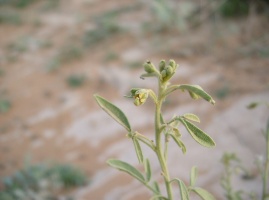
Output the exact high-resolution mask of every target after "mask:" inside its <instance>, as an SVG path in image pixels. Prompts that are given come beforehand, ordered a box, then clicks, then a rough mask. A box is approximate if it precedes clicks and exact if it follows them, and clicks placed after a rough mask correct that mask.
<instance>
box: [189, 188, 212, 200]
mask: <svg viewBox="0 0 269 200" xmlns="http://www.w3.org/2000/svg"><path fill="white" fill-rule="evenodd" d="M191 191H193V192H195V193H196V194H198V195H199V196H200V197H201V198H202V199H203V200H216V199H215V197H214V196H213V195H212V194H211V193H209V192H208V191H206V190H204V189H202V188H199V187H195V188H192V189H191Z"/></svg>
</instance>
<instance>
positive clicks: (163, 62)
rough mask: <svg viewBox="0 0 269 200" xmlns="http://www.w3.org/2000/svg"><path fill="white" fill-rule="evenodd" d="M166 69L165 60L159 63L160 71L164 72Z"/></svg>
mask: <svg viewBox="0 0 269 200" xmlns="http://www.w3.org/2000/svg"><path fill="white" fill-rule="evenodd" d="M164 68H165V60H161V61H160V63H159V70H160V72H162V71H163V70H164Z"/></svg>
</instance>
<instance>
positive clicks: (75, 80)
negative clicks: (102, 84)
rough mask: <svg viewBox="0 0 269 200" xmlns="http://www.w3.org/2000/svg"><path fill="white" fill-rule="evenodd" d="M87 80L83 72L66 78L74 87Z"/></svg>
mask: <svg viewBox="0 0 269 200" xmlns="http://www.w3.org/2000/svg"><path fill="white" fill-rule="evenodd" d="M85 80H86V77H85V76H84V75H82V74H73V75H70V76H69V77H68V78H67V79H66V81H67V84H68V85H69V86H70V87H73V88H75V87H80V86H82V85H83V84H84V83H85Z"/></svg>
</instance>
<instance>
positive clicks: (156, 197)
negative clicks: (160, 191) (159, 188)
mask: <svg viewBox="0 0 269 200" xmlns="http://www.w3.org/2000/svg"><path fill="white" fill-rule="evenodd" d="M154 199H157V200H169V199H167V198H166V197H164V196H162V195H155V196H153V197H151V198H150V199H149V200H154Z"/></svg>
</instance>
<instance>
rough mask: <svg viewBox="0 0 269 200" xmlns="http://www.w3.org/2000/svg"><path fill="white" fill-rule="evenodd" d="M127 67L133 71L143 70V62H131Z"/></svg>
mask: <svg viewBox="0 0 269 200" xmlns="http://www.w3.org/2000/svg"><path fill="white" fill-rule="evenodd" d="M127 66H128V67H130V68H131V69H137V68H142V66H143V62H142V61H134V62H129V63H128V64H127Z"/></svg>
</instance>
